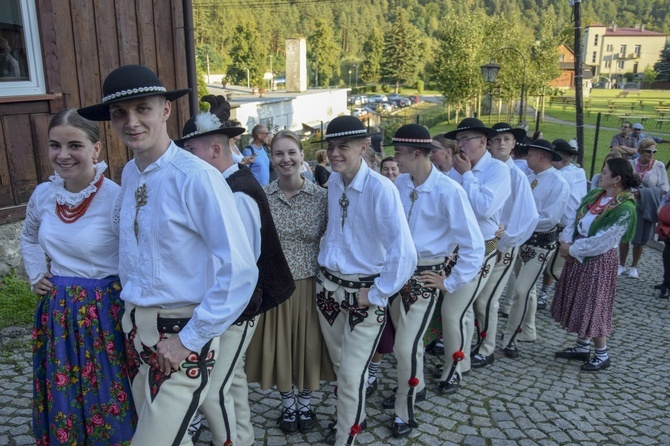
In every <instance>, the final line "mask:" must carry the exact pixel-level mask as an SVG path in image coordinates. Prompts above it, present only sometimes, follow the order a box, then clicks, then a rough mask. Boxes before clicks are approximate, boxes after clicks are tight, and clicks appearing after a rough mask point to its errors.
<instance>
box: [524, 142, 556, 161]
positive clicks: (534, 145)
mask: <svg viewBox="0 0 670 446" xmlns="http://www.w3.org/2000/svg"><path fill="white" fill-rule="evenodd" d="M525 146H526V147H527V148H528V149H538V150H544V151H545V152H549V153H551V158H552V161H561V160H562V159H563V157H562V156H561V155H559V154H558V152H556V151H555V150H554V145H553V144H552V143H550V142H549V141H547V140H546V139H536V140H535V141H531V143H530V144H525Z"/></svg>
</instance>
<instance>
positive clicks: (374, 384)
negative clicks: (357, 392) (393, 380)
mask: <svg viewBox="0 0 670 446" xmlns="http://www.w3.org/2000/svg"><path fill="white" fill-rule="evenodd" d="M378 383H379V378H377V379H375V380H374V381H372V384H370V381H368V386H367V387H366V388H365V397H366V398H370V397H371V396H372V395H374V393H375V391H376V390H377V384H378Z"/></svg>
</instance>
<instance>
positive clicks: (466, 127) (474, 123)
mask: <svg viewBox="0 0 670 446" xmlns="http://www.w3.org/2000/svg"><path fill="white" fill-rule="evenodd" d="M467 131H471V132H481V133H483V134H484V135H486V136H487V137H489V138H490V137H492V136H495V135H496V134H495V133H493V131H492V130H491V129H490V128H488V127H486V126H485V125H484V123H483V122H482V121H480V120H479V119H476V118H465V119H464V120H462V121H461V122H460V123H459V124H458V128H456V130H452V131H451V132H447V133H445V134H444V137H445V138H448V139H456V135H458V134H459V133H461V132H467Z"/></svg>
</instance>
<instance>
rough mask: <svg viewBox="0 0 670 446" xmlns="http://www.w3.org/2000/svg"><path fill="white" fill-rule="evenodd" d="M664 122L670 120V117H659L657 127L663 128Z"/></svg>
mask: <svg viewBox="0 0 670 446" xmlns="http://www.w3.org/2000/svg"><path fill="white" fill-rule="evenodd" d="M664 122H670V119H657V120H656V128H659V129H660V128H661V127H663V123H664Z"/></svg>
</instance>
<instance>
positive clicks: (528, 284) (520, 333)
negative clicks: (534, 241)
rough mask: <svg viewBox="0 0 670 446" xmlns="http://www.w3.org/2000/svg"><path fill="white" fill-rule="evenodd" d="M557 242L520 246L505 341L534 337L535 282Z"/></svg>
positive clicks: (529, 339)
mask: <svg viewBox="0 0 670 446" xmlns="http://www.w3.org/2000/svg"><path fill="white" fill-rule="evenodd" d="M555 249H556V248H555V246H532V245H522V246H521V248H520V249H519V258H518V259H517V263H519V262H520V267H519V270H518V273H517V274H516V281H515V282H514V289H513V291H512V292H511V300H510V311H509V317H508V319H507V328H506V330H505V342H506V343H507V344H509V343H510V342H512V341H514V340H516V339H520V340H522V341H534V340H535V339H536V338H537V334H536V332H535V312H536V311H537V308H536V305H537V293H536V292H535V283H536V282H537V280H538V279H539V278H540V277H541V276H542V272H543V271H544V267H545V266H546V265H547V260H548V259H549V257H550V256H551V253H552V251H553V250H555Z"/></svg>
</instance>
